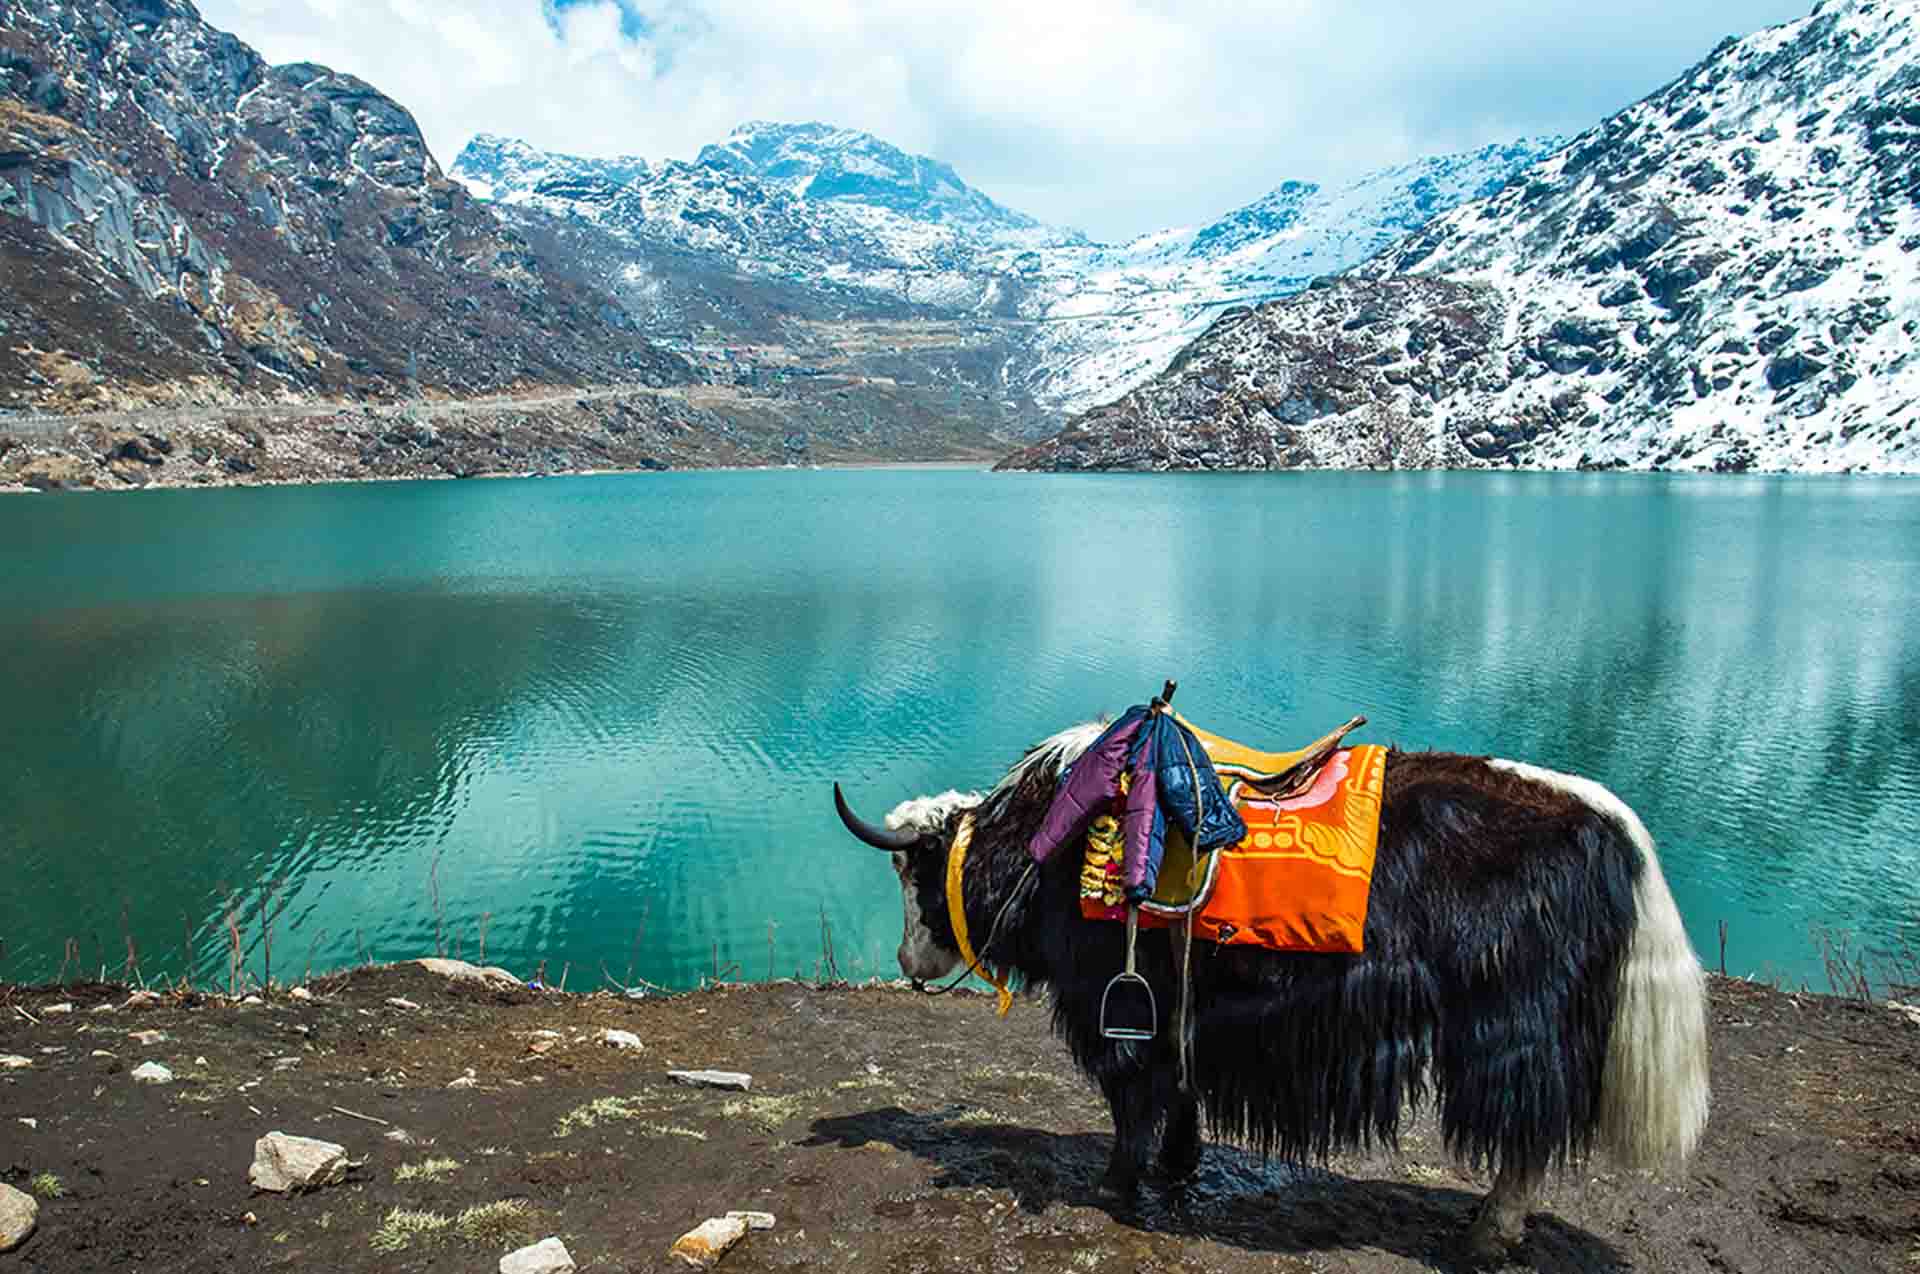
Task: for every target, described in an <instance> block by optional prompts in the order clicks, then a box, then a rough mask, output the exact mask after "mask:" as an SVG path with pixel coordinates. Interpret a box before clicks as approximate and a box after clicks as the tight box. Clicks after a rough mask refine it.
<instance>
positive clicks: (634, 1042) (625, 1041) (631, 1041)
mask: <svg viewBox="0 0 1920 1274" xmlns="http://www.w3.org/2000/svg"><path fill="white" fill-rule="evenodd" d="M600 1042H601V1043H602V1044H605V1045H606V1046H607V1047H608V1048H632V1049H639V1048H643V1047H645V1046H644V1045H643V1044H641V1043H640V1037H639V1036H638V1035H635V1034H634V1033H633V1032H632V1031H616V1030H614V1029H613V1028H612V1027H608V1028H607V1029H606V1030H604V1031H602V1032H600Z"/></svg>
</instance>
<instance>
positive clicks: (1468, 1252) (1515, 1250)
mask: <svg viewBox="0 0 1920 1274" xmlns="http://www.w3.org/2000/svg"><path fill="white" fill-rule="evenodd" d="M1501 1220H1502V1218H1501V1217H1500V1215H1499V1214H1498V1213H1497V1212H1496V1211H1495V1210H1494V1209H1493V1208H1491V1207H1485V1206H1483V1207H1482V1208H1481V1210H1480V1212H1479V1214H1478V1215H1477V1216H1475V1217H1474V1218H1473V1224H1472V1225H1470V1226H1468V1227H1467V1232H1466V1235H1465V1237H1464V1238H1463V1239H1462V1240H1461V1244H1460V1263H1461V1264H1462V1265H1463V1266H1465V1267H1466V1268H1467V1269H1471V1270H1497V1269H1502V1268H1504V1267H1506V1266H1508V1265H1512V1264H1514V1263H1515V1262H1516V1261H1518V1260H1519V1257H1520V1248H1521V1246H1522V1245H1523V1244H1525V1242H1526V1238H1527V1232H1526V1219H1525V1218H1524V1217H1523V1218H1521V1219H1520V1221H1519V1223H1518V1224H1517V1225H1511V1226H1503V1225H1502V1224H1501Z"/></svg>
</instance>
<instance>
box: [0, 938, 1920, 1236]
mask: <svg viewBox="0 0 1920 1274" xmlns="http://www.w3.org/2000/svg"><path fill="white" fill-rule="evenodd" d="M1711 994H1712V1027H1711V1029H1712V1047H1713V1085H1714V1098H1715V1105H1714V1114H1713V1118H1712V1121H1711V1123H1710V1125H1709V1127H1708V1132H1707V1138H1706V1142H1705V1145H1704V1146H1703V1148H1702V1151H1701V1153H1700V1155H1699V1156H1698V1157H1697V1158H1696V1159H1695V1161H1694V1162H1693V1163H1692V1164H1691V1165H1689V1167H1688V1168H1687V1170H1686V1171H1684V1172H1683V1173H1681V1174H1678V1175H1676V1176H1674V1177H1671V1178H1669V1179H1665V1180H1656V1179H1652V1178H1642V1177H1636V1176H1632V1175H1626V1174H1619V1173H1615V1172H1613V1171H1612V1170H1610V1169H1609V1168H1608V1167H1607V1166H1606V1165H1604V1164H1599V1163H1596V1164H1591V1165H1588V1166H1587V1167H1585V1168H1584V1169H1582V1170H1579V1171H1577V1172H1572V1173H1569V1174H1566V1175H1564V1176H1562V1177H1561V1178H1559V1179H1557V1180H1555V1181H1554V1182H1552V1183H1551V1185H1550V1186H1549V1188H1548V1190H1547V1192H1546V1195H1545V1197H1544V1199H1543V1202H1542V1204H1541V1208H1540V1210H1539V1211H1538V1212H1537V1213H1536V1214H1535V1215H1534V1216H1533V1217H1532V1219H1531V1221H1530V1224H1529V1235H1528V1239H1527V1243H1526V1247H1525V1249H1524V1250H1523V1252H1522V1253H1521V1254H1520V1255H1521V1258H1522V1261H1523V1263H1522V1264H1518V1265H1516V1266H1514V1268H1519V1269H1534V1270H1540V1271H1568V1272H1571V1271H1576V1270H1577V1271H1583V1272H1586V1271H1594V1270H1624V1269H1643V1270H1691V1269H1703V1270H1704V1269H1712V1270H1754V1271H1772V1270H1795V1271H1800V1270H1834V1271H1841V1270H1845V1271H1888V1272H1889V1274H1891V1272H1894V1271H1899V1272H1902V1274H1904V1272H1905V1271H1910V1270H1911V1269H1912V1268H1913V1262H1914V1261H1915V1260H1916V1259H1920V1023H1917V1022H1915V1021H1913V1020H1912V1019H1911V1017H1910V1016H1908V1015H1906V1014H1902V1013H1897V1012H1892V1011H1889V1010H1888V1009H1887V1008H1885V1007H1882V1006H1878V1005H1867V1004H1862V1003H1859V1002H1854V1001H1849V1000H1843V999H1838V998H1834V997H1827V996H1814V995H1805V994H1798V995H1796V994H1791V993H1785V992H1780V991H1776V990H1773V989H1770V988H1768V987H1764V986H1759V985H1755V984H1752V983H1748V982H1743V981H1739V980H1735V979H1726V978H1714V979H1712V980H1711ZM63 1006H65V1007H63ZM1046 1017H1047V1015H1046V1011H1045V1006H1044V1005H1043V1004H1039V1003H1032V1002H1026V1003H1022V1004H1021V1005H1019V1006H1018V1007H1017V1008H1016V1009H1015V1011H1014V1013H1013V1015H1012V1016H1011V1017H1010V1018H1008V1019H1006V1020H1004V1021H1002V1020H999V1019H997V1018H995V1017H994V1015H993V1014H992V1012H991V1010H990V1008H989V1007H988V1003H987V1001H986V1000H985V999H984V998H982V997H977V996H967V995H957V996H952V997H947V998H944V999H935V998H927V997H924V996H917V995H913V994H911V993H910V992H909V991H907V990H906V989H905V988H902V987H893V986H880V985H874V986H866V987H846V986H836V987H816V986H810V985H803V984H800V983H796V982H779V983H770V984H753V985H741V986H733V985H728V986H723V987H719V988H716V989H713V990H710V991H707V992H702V993H695V994H688V995H679V996H651V995H650V996H647V997H645V998H632V997H629V996H627V995H622V994H619V993H616V992H611V991H602V992H598V993H594V994H586V995H582V994H571V995H568V994H562V993H556V992H553V991H550V990H536V989H530V988H529V987H527V986H526V985H525V984H524V983H522V982H521V981H520V980H519V979H518V978H516V977H513V976H512V975H510V974H506V973H504V972H495V973H492V974H486V973H479V972H478V971H476V972H475V973H474V974H469V975H467V976H463V977H458V978H454V977H449V976H446V975H445V974H444V973H443V972H437V971H435V970H434V969H431V968H428V967H423V966H422V965H421V964H418V963H413V964H407V965H396V966H388V967H382V968H369V969H359V970H355V971H352V972H350V973H346V974H340V975H336V976H332V977H326V978H320V979H316V980H314V981H313V982H311V983H309V984H307V985H305V986H302V987H299V988H297V989H292V990H288V989H284V988H282V989H277V990H275V991H274V992H272V993H271V994H267V995H254V996H251V997H247V998H244V999H234V998H228V997H225V996H212V995H205V994H199V993H189V994H165V995H149V994H144V993H139V994H136V993H133V992H130V991H129V990H128V989H127V988H125V987H112V986H103V985H86V986H67V987H58V986H52V987H34V988H28V987H18V986H0V1124H4V1129H5V1135H4V1137H0V1184H4V1185H6V1186H8V1187H11V1189H12V1191H13V1192H14V1193H15V1194H18V1195H21V1196H25V1197H27V1198H28V1199H29V1200H30V1201H31V1202H32V1204H33V1210H34V1212H35V1218H34V1226H33V1232H32V1234H31V1235H30V1236H28V1237H27V1238H26V1239H25V1240H24V1242H22V1243H21V1244H20V1245H19V1246H18V1247H17V1249H16V1250H14V1251H12V1252H10V1253H0V1274H5V1272H6V1271H10V1270H13V1269H19V1270H22V1271H27V1270H32V1271H35V1272H36V1274H42V1272H44V1274H60V1272H65V1271H81V1270H88V1271H92V1270H100V1269H124V1268H142V1269H187V1268H191V1269H194V1270H199V1271H220V1270H234V1271H240V1270H247V1271H252V1270H261V1269H280V1268H286V1269H314V1268H325V1269H328V1270H335V1271H361V1270H365V1271H374V1270H381V1271H390V1270H426V1269H445V1268H458V1269H473V1270H480V1269H487V1270H491V1269H493V1268H494V1267H495V1265H496V1263H497V1262H498V1261H499V1260H500V1259H501V1258H502V1257H503V1256H505V1255H507V1254H508V1253H510V1252H517V1251H519V1250H520V1249H522V1248H527V1247H533V1246H536V1245H543V1244H545V1243H546V1241H547V1240H556V1241H557V1246H559V1247H561V1248H564V1249H565V1251H566V1252H567V1253H568V1254H569V1258H568V1259H569V1260H570V1261H571V1262H572V1263H574V1265H575V1266H576V1267H577V1268H578V1269H581V1270H595V1271H608V1270H655V1269H666V1268H684V1266H683V1265H682V1264H681V1263H680V1261H679V1260H678V1258H673V1257H669V1255H668V1251H669V1248H670V1247H671V1246H672V1245H674V1244H675V1243H676V1242H677V1241H678V1240H680V1238H681V1237H682V1236H684V1235H688V1234H689V1232H692V1231H696V1230H698V1229H700V1228H701V1227H702V1226H703V1224H704V1223H707V1222H724V1221H726V1220H727V1218H728V1214H729V1213H733V1214H735V1215H736V1216H740V1217H744V1216H746V1215H747V1214H749V1213H752V1214H764V1216H765V1218H766V1221H767V1227H766V1228H754V1226H755V1224H757V1218H756V1221H755V1222H751V1223H750V1222H746V1221H742V1222H741V1225H740V1227H739V1229H740V1232H739V1234H737V1235H733V1238H732V1239H731V1240H730V1242H731V1244H732V1246H731V1248H730V1250H726V1251H724V1253H723V1254H722V1255H721V1256H720V1257H719V1258H718V1259H719V1260H720V1261H721V1264H720V1266H719V1268H721V1269H723V1270H726V1271H730V1272H739V1274H746V1272H749V1271H756V1270H761V1271H764V1270H776V1269H800V1268H821V1267H829V1266H830V1267H832V1268H835V1269H839V1270H846V1271H875V1272H881V1271H884V1272H886V1274H896V1272H897V1271H902V1270H978V1269H996V1270H998V1269H1007V1270H1023V1269H1025V1270H1057V1269H1063V1268H1088V1269H1101V1270H1110V1271H1146V1270H1176V1269H1177V1270H1202V1271H1240V1270H1256V1269H1257V1270H1263V1271H1270V1270H1276V1269H1278V1270H1285V1271H1296V1272H1304V1271H1309V1270H1312V1271H1321V1272H1323V1274H1324V1272H1327V1271H1334V1272H1340V1274H1357V1272H1359V1271H1390V1272H1394V1274H1399V1272H1404V1271H1427V1270H1448V1269H1452V1268H1455V1267H1454V1266H1452V1265H1451V1264H1449V1262H1450V1260H1451V1256H1450V1251H1451V1242H1452V1240H1453V1238H1454V1237H1456V1236H1457V1234H1458V1232H1459V1231H1460V1229H1461V1228H1463V1227H1464V1225H1465V1224H1466V1220H1467V1218H1468V1216H1469V1215H1470V1214H1471V1211H1472V1209H1473V1207H1474V1206H1475V1204H1476V1203H1477V1201H1478V1198H1479V1195H1480V1192H1481V1191H1482V1190H1483V1189H1484V1187H1485V1183H1484V1181H1481V1180H1479V1179H1477V1178H1476V1177H1474V1176H1473V1175H1472V1174H1469V1173H1465V1172H1463V1171H1462V1169H1461V1168H1460V1167H1459V1166H1458V1165H1456V1164H1455V1163H1453V1162H1452V1160H1451V1159H1450V1158H1449V1157H1448V1156H1447V1155H1446V1154H1445V1152H1444V1150H1443V1148H1442V1147H1441V1146H1440V1145H1439V1144H1438V1138H1437V1135H1436V1133H1435V1130H1434V1128H1433V1125H1432V1123H1431V1121H1430V1119H1428V1118H1425V1117H1423V1118H1421V1119H1419V1120H1417V1121H1416V1122H1414V1123H1413V1124H1412V1125H1411V1127H1410V1129H1409V1130H1408V1131H1407V1132H1406V1133H1405V1135H1404V1136H1403V1138H1402V1144H1401V1145H1400V1146H1399V1147H1398V1148H1378V1149H1376V1150H1375V1151H1374V1152H1372V1153H1370V1154H1352V1155H1342V1156H1338V1157H1336V1158H1335V1159H1334V1160H1333V1161H1332V1162H1331V1163H1330V1164H1328V1165H1326V1166H1325V1167H1324V1168H1322V1167H1318V1166H1316V1167H1310V1168H1295V1167H1291V1166H1287V1165H1282V1164H1277V1163H1263V1162H1262V1161H1261V1160H1259V1159H1258V1158H1257V1157H1255V1156H1251V1155H1248V1154H1246V1153H1245V1152H1243V1151H1240V1150H1237V1149H1235V1148H1233V1147H1231V1146H1223V1145H1210V1146H1209V1147H1208V1149H1207V1151H1206V1156H1205V1159H1204V1161H1203V1165H1202V1170H1201V1173H1200V1176H1199V1178H1198V1179H1197V1180H1196V1181H1195V1182H1194V1183H1192V1184H1191V1185H1189V1186H1188V1187H1186V1188H1185V1189H1182V1190H1178V1191H1173V1192H1167V1191H1166V1190H1164V1189H1161V1188H1158V1187H1155V1188H1152V1189H1150V1190H1149V1191H1148V1192H1147V1193H1146V1194H1144V1195H1143V1196H1142V1197H1141V1198H1140V1199H1139V1200H1137V1201H1134V1202H1132V1203H1125V1202H1122V1201H1119V1200H1116V1199H1113V1198H1111V1197H1108V1196H1105V1195H1103V1194H1101V1193H1100V1191H1099V1189H1098V1188H1097V1181H1098V1178H1099V1175H1100V1171H1101V1169H1102V1167H1103V1166H1104V1161H1105V1158H1106V1153H1107V1149H1108V1147H1109V1145H1110V1133H1109V1129H1108V1126H1107V1121H1106V1114H1105V1110H1104V1107H1103V1104H1102V1103H1101V1101H1100V1099H1099V1097H1098V1094H1097V1093H1096V1092H1094V1091H1093V1090H1092V1089H1091V1088H1090V1087H1089V1086H1088V1085H1087V1084H1086V1083H1085V1082H1084V1081H1083V1080H1082V1079H1081V1078H1080V1077H1079V1076H1077V1075H1076V1074H1075V1073H1074V1072H1073V1071H1072V1069H1071V1067H1070V1065H1069V1064H1068V1062H1067V1060H1066V1057H1065V1054H1064V1051H1063V1050H1062V1049H1061V1047H1060V1046H1059V1045H1058V1043H1057V1042H1056V1041H1055V1040H1053V1039H1052V1037H1051V1035H1050V1034H1049V1031H1048V1029H1047V1022H1046ZM149 1068H150V1069H149ZM693 1071H724V1072H735V1073H736V1074H735V1075H734V1076H733V1077H732V1078H731V1079H730V1080H729V1083H730V1084H731V1086H730V1087H726V1088H716V1087H709V1086H704V1085H702V1084H700V1083H699V1081H695V1083H694V1084H692V1085H690V1084H688V1083H686V1082H679V1080H677V1079H676V1077H675V1076H674V1074H673V1072H693ZM160 1072H164V1074H165V1076H166V1078H165V1080H163V1081H159V1073H160ZM142 1074H145V1075H147V1076H149V1077H150V1078H149V1079H148V1080H146V1081H143V1080H142V1079H140V1078H139V1076H140V1075H142ZM681 1079H684V1076H682V1077H681ZM155 1081H159V1082H155ZM272 1133H282V1134H285V1136H286V1137H287V1138H289V1139H291V1138H307V1139H311V1140H314V1141H318V1142H321V1143H326V1144H330V1145H332V1146H335V1147H338V1148H339V1149H340V1151H341V1155H340V1157H339V1158H338V1159H337V1160H335V1159H332V1158H329V1157H328V1156H327V1155H325V1154H322V1155H321V1157H320V1158H321V1160H324V1161H325V1162H326V1163H330V1164H332V1165H333V1168H331V1169H328V1170H327V1171H326V1172H325V1173H324V1174H323V1176H324V1178H325V1179H326V1180H327V1181H328V1182H329V1183H328V1184H318V1183H316V1184H314V1185H313V1186H312V1187H311V1188H305V1189H298V1190H292V1191H286V1192H282V1191H277V1190H272V1189H267V1188H264V1187H263V1186H262V1185H261V1184H260V1179H250V1178H257V1174H256V1172H255V1164H256V1162H257V1161H258V1160H259V1157H260V1154H261V1153H262V1152H261V1149H260V1146H261V1143H262V1142H263V1140H265V1139H266V1138H268V1136H269V1134H272ZM282 1149H284V1147H283V1148H282ZM283 1159H284V1155H283ZM336 1169H337V1170H338V1179H337V1180H335V1179H333V1177H334V1175H335V1170H336ZM277 1179H278V1178H271V1177H269V1178H265V1180H268V1181H271V1180H277ZM9 1197H11V1196H9ZM4 1224H5V1222H4V1219H0V1227H3V1226H4ZM723 1231H724V1232H725V1233H726V1234H730V1235H732V1234H733V1231H734V1227H733V1226H731V1225H724V1224H722V1225H718V1226H717V1227H716V1228H714V1229H711V1230H709V1231H708V1233H709V1234H710V1235H718V1234H721V1233H722V1232H723ZM546 1250H547V1251H549V1252H551V1251H552V1250H553V1249H552V1248H551V1247H548V1248H546ZM502 1268H506V1267H504V1266H503V1267H502ZM516 1268H517V1267H516ZM554 1268H564V1267H563V1266H555V1267H554Z"/></svg>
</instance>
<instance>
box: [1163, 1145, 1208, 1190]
mask: <svg viewBox="0 0 1920 1274" xmlns="http://www.w3.org/2000/svg"><path fill="white" fill-rule="evenodd" d="M1201 1149H1202V1147H1201V1144H1200V1139H1199V1138H1198V1137H1194V1138H1190V1139H1187V1138H1183V1139H1179V1140H1171V1141H1168V1142H1167V1144H1166V1145H1164V1146H1162V1147H1161V1148H1160V1174H1161V1175H1162V1176H1164V1177H1165V1178H1166V1179H1167V1180H1168V1181H1169V1182H1171V1183H1175V1184H1177V1183H1179V1182H1182V1181H1185V1180H1187V1178H1189V1177H1191V1176H1193V1174H1194V1173H1196V1172H1198V1171H1200V1152H1201Z"/></svg>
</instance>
